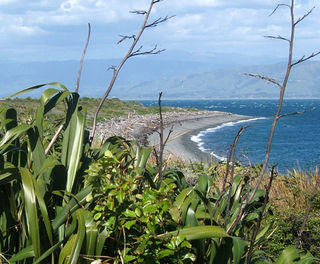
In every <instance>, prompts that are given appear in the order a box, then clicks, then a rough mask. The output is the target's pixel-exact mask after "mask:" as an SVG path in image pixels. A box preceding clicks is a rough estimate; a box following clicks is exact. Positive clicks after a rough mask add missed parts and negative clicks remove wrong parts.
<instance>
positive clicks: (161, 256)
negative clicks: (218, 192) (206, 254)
mask: <svg viewBox="0 0 320 264" xmlns="http://www.w3.org/2000/svg"><path fill="white" fill-rule="evenodd" d="M109 140H110V139H109ZM110 141H113V143H116V144H115V145H114V144H108V143H110V142H108V141H107V144H108V146H109V148H108V149H107V150H106V151H105V153H104V156H103V157H102V158H100V159H99V160H97V161H96V162H93V163H92V164H91V165H90V167H89V169H88V171H87V173H88V175H87V176H86V183H87V184H91V185H92V186H93V202H92V208H93V213H94V219H95V220H96V221H97V223H98V226H99V228H100V229H101V230H106V231H107V233H108V237H107V242H106V246H105V248H104V255H107V256H109V257H110V258H115V259H117V262H120V260H121V258H122V259H123V260H124V262H125V263H129V262H130V263H150V262H152V263H187V262H186V261H187V259H189V260H190V258H193V255H192V254H190V248H191V245H190V243H188V242H187V241H185V240H184V239H181V238H179V237H177V236H170V237H168V238H166V239H165V238H163V237H158V235H159V234H163V233H165V232H168V231H172V230H175V229H176V228H177V223H176V222H175V221H174V220H173V219H172V217H171V214H170V208H171V207H172V200H171V198H172V197H174V192H175V189H176V185H175V184H174V183H170V181H166V182H165V183H163V184H161V186H160V188H159V189H155V188H151V187H150V185H149V184H148V181H147V180H146V179H145V177H144V171H145V168H144V167H141V166H140V167H136V166H135V163H136V162H135V159H134V157H133V156H131V154H132V150H131V149H130V147H131V146H130V144H129V142H126V141H122V140H121V139H118V140H117V141H114V138H111V140H110ZM145 151H147V152H148V153H150V151H149V150H148V149H144V150H142V151H140V153H141V155H142V153H143V152H145Z"/></svg>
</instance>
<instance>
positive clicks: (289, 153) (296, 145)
mask: <svg viewBox="0 0 320 264" xmlns="http://www.w3.org/2000/svg"><path fill="white" fill-rule="evenodd" d="M141 102H142V103H143V104H144V105H146V106H148V105H157V102H156V101H151V100H144V101H141ZM277 103H278V101H277V100H180V101H179V100H164V101H162V105H164V106H165V105H167V106H174V107H194V108H198V109H203V110H216V111H224V112H231V113H235V114H241V115H248V116H252V117H253V118H252V119H250V120H248V121H245V122H244V121H240V122H229V123H226V124H222V125H220V126H218V127H215V128H209V129H207V130H204V131H201V132H200V133H199V134H195V135H192V137H191V139H192V140H193V141H195V142H196V143H197V144H198V146H199V148H200V149H201V150H202V151H204V152H208V153H211V154H212V155H214V156H215V157H217V158H219V159H221V160H224V159H225V158H226V156H227V153H228V149H229V147H230V144H231V143H232V142H233V140H234V137H235V136H236V134H237V132H238V130H239V129H240V128H241V127H242V126H249V128H247V129H246V130H245V131H244V133H243V134H242V136H241V138H240V140H239V143H238V147H237V153H238V157H237V159H238V161H239V162H242V163H245V164H248V160H249V162H250V163H252V164H257V163H262V162H263V161H264V156H265V151H266V146H267V140H268V136H269V132H270V128H271V122H272V117H273V115H274V113H275V111H276V108H277ZM309 110H310V111H309ZM301 111H307V112H305V113H303V114H298V115H291V116H286V117H284V118H282V119H280V120H279V122H278V126H277V129H276V132H275V136H274V140H273V143H272V148H271V156H270V162H269V165H270V166H271V165H275V164H278V165H277V168H278V171H280V172H282V173H286V172H287V171H288V170H292V169H293V168H295V169H301V170H306V171H313V170H315V168H316V167H317V166H318V165H320V122H319V121H320V100H311V99H310V100H309V99H308V100H307V99H305V100H286V101H285V102H284V104H283V108H282V114H285V113H293V112H301Z"/></svg>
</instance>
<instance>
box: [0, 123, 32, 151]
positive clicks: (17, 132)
mask: <svg viewBox="0 0 320 264" xmlns="http://www.w3.org/2000/svg"><path fill="white" fill-rule="evenodd" d="M29 128H30V126H29V125H19V126H16V127H14V128H12V129H10V130H8V131H7V132H6V133H5V135H4V136H3V138H2V139H1V141H0V154H4V153H5V152H6V151H7V148H8V147H9V146H10V145H11V144H12V142H13V141H14V140H16V139H17V138H19V137H20V136H21V135H23V134H24V133H26V132H27V130H28V129H29Z"/></svg>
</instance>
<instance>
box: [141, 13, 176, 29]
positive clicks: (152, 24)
mask: <svg viewBox="0 0 320 264" xmlns="http://www.w3.org/2000/svg"><path fill="white" fill-rule="evenodd" d="M173 17H175V16H166V17H164V18H162V17H159V18H158V19H156V20H155V21H153V22H152V23H150V24H148V25H146V28H149V27H156V26H158V25H159V24H161V23H163V22H166V21H167V20H169V19H171V18H173Z"/></svg>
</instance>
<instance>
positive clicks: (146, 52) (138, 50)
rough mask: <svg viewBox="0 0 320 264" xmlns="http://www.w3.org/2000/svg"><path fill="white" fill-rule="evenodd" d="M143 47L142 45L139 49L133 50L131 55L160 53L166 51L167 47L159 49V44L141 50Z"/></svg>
mask: <svg viewBox="0 0 320 264" xmlns="http://www.w3.org/2000/svg"><path fill="white" fill-rule="evenodd" d="M142 48H143V46H140V47H139V48H138V49H137V50H135V51H133V52H132V53H131V54H130V57H134V56H141V55H156V54H159V53H161V52H163V51H165V49H161V50H159V49H158V46H157V45H155V46H154V48H153V49H151V50H146V51H141V50H142Z"/></svg>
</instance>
